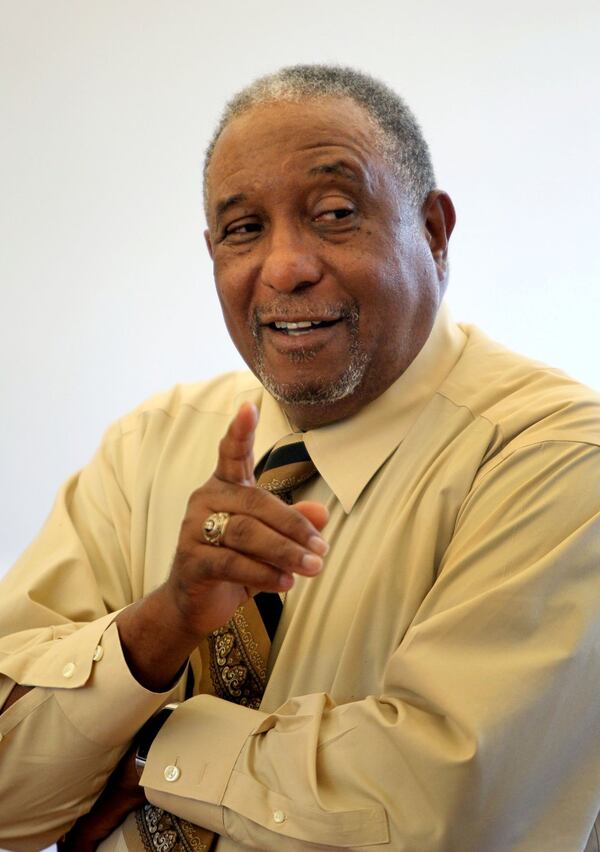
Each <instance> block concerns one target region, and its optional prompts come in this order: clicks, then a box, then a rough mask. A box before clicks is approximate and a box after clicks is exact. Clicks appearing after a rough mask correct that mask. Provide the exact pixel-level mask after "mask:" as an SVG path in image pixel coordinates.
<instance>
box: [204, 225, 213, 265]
mask: <svg viewBox="0 0 600 852" xmlns="http://www.w3.org/2000/svg"><path fill="white" fill-rule="evenodd" d="M204 241H205V242H206V248H207V249H208V253H209V255H210V259H211V260H212V259H213V249H212V242H211V239H210V231H209V230H208V228H207V229H206V231H205V232H204Z"/></svg>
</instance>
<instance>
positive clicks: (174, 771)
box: [163, 765, 181, 781]
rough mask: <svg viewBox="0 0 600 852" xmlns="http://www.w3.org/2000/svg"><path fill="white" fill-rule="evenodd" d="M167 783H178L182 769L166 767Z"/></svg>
mask: <svg viewBox="0 0 600 852" xmlns="http://www.w3.org/2000/svg"><path fill="white" fill-rule="evenodd" d="M163 774H164V776H165V781H177V779H178V778H179V776H180V775H181V769H180V768H179V767H178V766H171V765H169V766H165V771H164V773H163Z"/></svg>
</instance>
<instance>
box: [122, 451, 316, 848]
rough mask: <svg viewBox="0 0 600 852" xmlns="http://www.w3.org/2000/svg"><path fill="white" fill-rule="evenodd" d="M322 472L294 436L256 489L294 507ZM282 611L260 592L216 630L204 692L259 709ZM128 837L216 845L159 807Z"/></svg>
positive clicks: (127, 829) (207, 653) (157, 843)
mask: <svg viewBox="0 0 600 852" xmlns="http://www.w3.org/2000/svg"><path fill="white" fill-rule="evenodd" d="M316 472H317V470H316V468H315V466H314V464H313V463H312V461H311V458H310V456H309V454H308V451H307V449H306V447H305V446H304V441H303V440H302V439H301V438H299V436H298V435H288V436H287V437H285V438H283V439H282V440H281V441H278V442H277V444H276V445H275V446H274V447H273V449H272V450H271V452H270V453H269V455H268V457H267V460H266V462H265V463H264V465H263V466H262V469H260V470H259V471H257V473H258V479H257V482H256V484H257V486H258V487H259V488H265V489H266V490H267V491H270V492H271V493H272V494H276V495H277V496H278V497H280V498H281V499H282V500H283V501H284V502H286V503H292V491H293V490H294V489H295V488H297V487H298V486H299V485H302V483H304V482H306V481H307V480H308V479H310V478H311V476H313V475H314V474H315V473H316ZM282 610H283V603H282V600H281V598H280V596H279V595H278V594H277V593H276V592H259V593H258V594H257V595H255V596H254V598H250V599H249V600H247V601H246V603H245V604H243V605H242V606H240V607H239V608H238V609H237V610H236V611H235V613H234V614H233V616H232V618H231V619H230V621H229V622H228V623H227V624H225V625H223V627H219V629H218V630H214V631H213V632H212V634H211V635H210V636H208V637H207V639H206V641H205V643H203V644H202V645H201V647H200V648H199V651H200V656H201V658H202V674H201V679H200V684H199V688H198V691H199V692H205V693H206V692H208V693H213V694H215V695H217V696H218V697H219V698H223V699H224V700H226V701H233V702H235V703H236V704H241V705H243V706H245V707H254V708H258V707H259V706H260V702H261V699H262V695H263V692H264V689H265V686H266V683H267V663H268V658H269V651H270V648H271V642H272V640H273V637H274V636H275V631H276V630H277V625H278V624H279V619H280V617H281V612H282ZM186 697H188V696H186ZM123 834H124V837H125V839H126V842H127V848H128V849H129V850H132V852H133V850H135V852H159V850H160V852H190V850H194V852H209V850H210V849H211V848H213V843H214V841H215V836H214V835H213V833H212V832H211V831H208V830H207V829H205V828H202V827H201V826H198V825H194V824H193V823H191V822H188V821H187V820H185V819H181V818H180V817H177V816H175V815H174V814H170V813H169V812H168V811H164V810H163V809H162V808H157V807H155V806H154V805H145V806H144V807H142V808H140V809H139V810H138V811H136V812H135V813H134V814H130V816H129V817H128V819H127V820H126V822H125V825H124V827H123Z"/></svg>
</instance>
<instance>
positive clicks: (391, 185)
mask: <svg viewBox="0 0 600 852" xmlns="http://www.w3.org/2000/svg"><path fill="white" fill-rule="evenodd" d="M431 195H432V196H433V195H436V198H435V199H433V200H432V199H430V200H429V201H428V204H426V205H425V207H424V210H423V211H420V210H415V208H414V206H413V205H411V204H410V203H409V201H408V196H407V195H406V194H405V193H404V192H403V191H402V189H401V187H399V186H398V181H397V178H396V177H395V176H394V174H393V172H392V169H391V168H390V166H389V165H388V164H387V163H386V161H385V159H384V157H383V155H382V154H381V153H380V147H379V145H378V136H377V133H376V130H375V128H374V127H373V124H372V122H371V120H370V119H369V117H368V115H367V113H366V112H365V111H364V110H363V109H362V108H361V107H360V106H358V105H357V104H356V103H355V102H354V101H352V100H350V99H345V98H321V99H313V100H303V101H300V102H287V101H278V102H274V103H267V104H259V105H257V106H254V107H252V108H250V109H249V110H248V111H247V112H245V113H243V114H242V115H241V116H239V117H237V118H235V119H233V120H232V121H231V122H230V123H229V124H228V125H227V126H226V128H225V129H224V131H223V133H222V134H221V136H220V138H219V140H218V142H217V144H216V147H215V150H214V153H213V157H212V160H211V164H210V167H209V171H208V210H207V218H208V225H209V227H208V230H207V232H206V239H207V244H208V247H209V251H210V253H211V257H212V259H213V263H214V275H215V281H216V285H217V291H218V294H219V299H220V301H221V305H222V308H223V314H224V317H225V322H226V324H227V328H228V330H229V333H230V335H231V337H232V339H233V341H234V343H235V345H236V346H237V348H238V350H239V352H240V354H241V355H242V357H243V358H244V360H245V361H246V363H247V364H248V366H249V367H250V369H251V370H252V371H253V372H254V373H255V374H256V375H257V376H258V377H259V379H260V380H261V382H262V383H263V384H264V385H265V387H266V388H267V389H268V390H269V391H270V392H271V393H272V394H273V395H274V396H275V397H276V398H277V399H279V400H280V402H281V404H282V406H283V408H284V409H285V410H286V412H287V414H288V416H289V417H290V419H291V421H292V422H293V423H294V424H295V425H296V426H298V427H299V428H302V429H307V428H314V427H316V426H320V425H324V424H325V423H329V422H332V421H334V420H338V419H341V418H342V417H347V416H349V415H351V414H354V413H355V412H356V411H358V410H359V409H360V408H362V407H363V406H364V405H366V404H367V403H368V402H370V401H371V400H372V399H374V398H375V397H377V396H379V395H380V394H381V393H383V391H384V390H386V388H388V387H389V386H390V385H391V384H392V383H393V382H394V381H395V379H396V378H398V376H400V375H401V374H402V373H403V372H404V370H405V369H406V368H407V367H408V365H409V364H410V363H411V362H412V360H413V359H414V358H415V356H416V355H417V354H418V352H419V351H420V349H421V347H422V346H423V344H424V342H425V340H426V339H427V337H428V335H429V332H430V331H431V327H432V325H433V321H434V318H435V314H436V311H437V308H438V305H439V302H440V299H441V295H442V293H443V289H444V285H445V242H446V238H447V234H446V228H445V227H443V226H444V223H443V222H441V223H440V221H439V219H440V204H439V199H438V197H437V196H440V195H443V194H439V193H437V194H434V193H432V194H431ZM444 199H447V196H444ZM448 203H449V199H448ZM430 208H432V209H433V208H435V209H434V211H433V212H434V216H433V219H434V220H435V221H433V224H432V222H431V219H432V217H431V215H430V214H431V210H430ZM441 218H442V219H443V215H442V216H441ZM440 229H441V230H443V231H444V234H443V239H442V238H441V235H440V233H439V232H440ZM440 242H442V243H443V244H444V245H443V246H442V247H441V248H440Z"/></svg>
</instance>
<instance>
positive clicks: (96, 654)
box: [92, 645, 104, 663]
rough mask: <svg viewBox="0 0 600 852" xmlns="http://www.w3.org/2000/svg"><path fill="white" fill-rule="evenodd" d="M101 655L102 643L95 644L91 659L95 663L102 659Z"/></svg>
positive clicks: (102, 650) (102, 652)
mask: <svg viewBox="0 0 600 852" xmlns="http://www.w3.org/2000/svg"><path fill="white" fill-rule="evenodd" d="M103 656H104V648H103V647H102V645H96V647H95V649H94V653H93V654H92V660H93V661H94V662H95V663H97V662H99V661H100V660H101V659H102V657H103Z"/></svg>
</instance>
